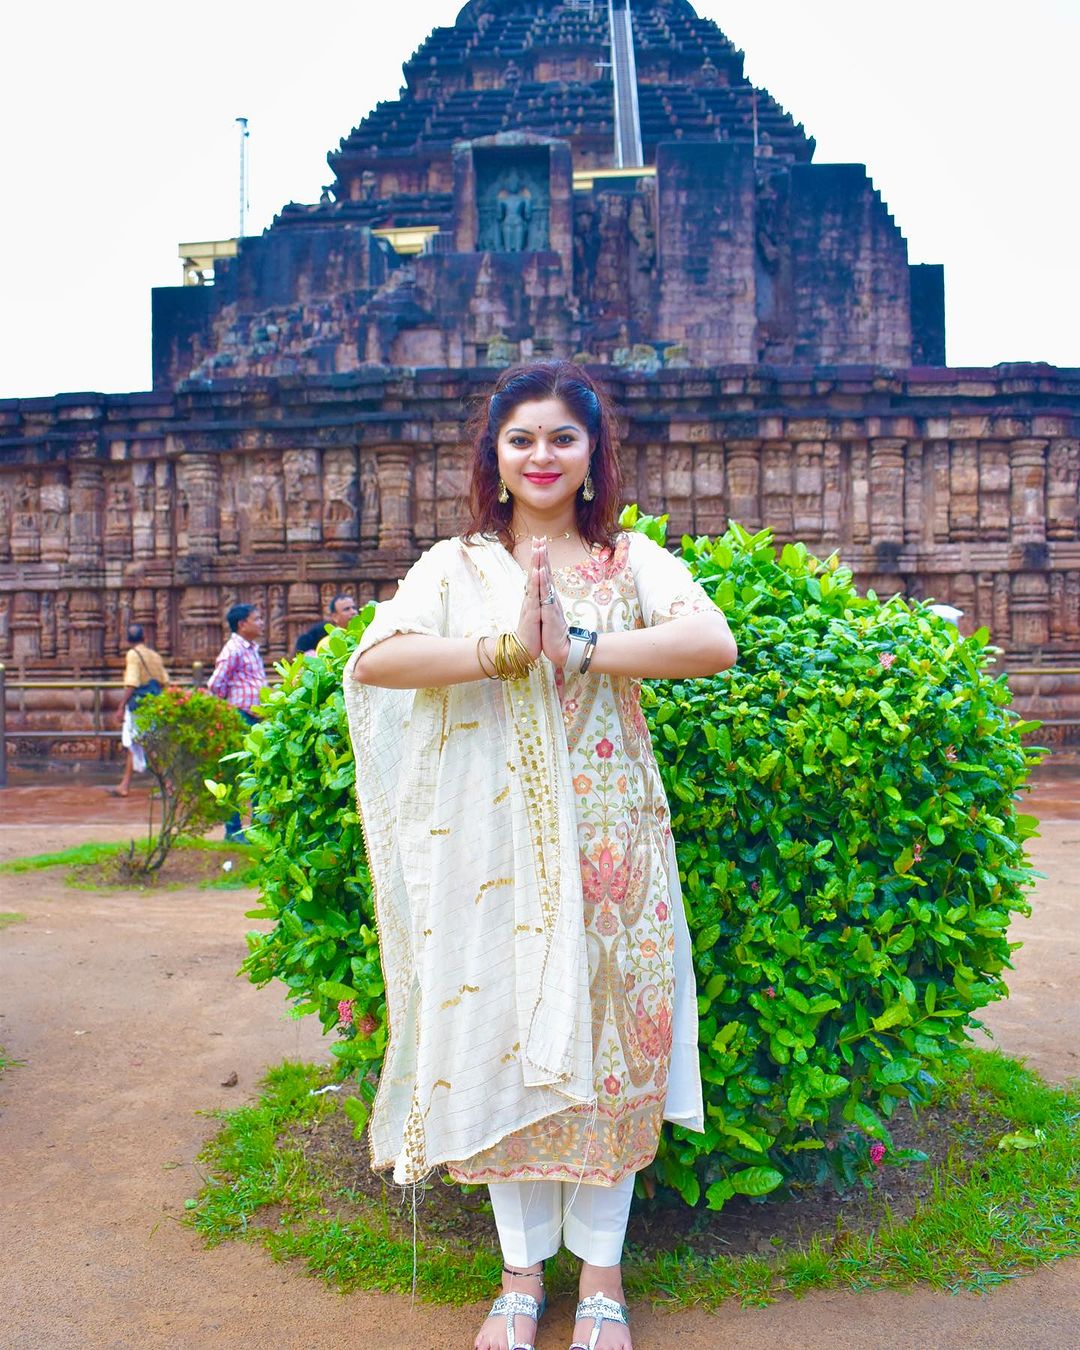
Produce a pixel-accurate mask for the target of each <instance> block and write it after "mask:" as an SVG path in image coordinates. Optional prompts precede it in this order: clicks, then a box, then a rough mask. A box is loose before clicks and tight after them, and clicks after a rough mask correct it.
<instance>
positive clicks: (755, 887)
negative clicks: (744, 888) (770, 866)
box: [750, 881, 761, 895]
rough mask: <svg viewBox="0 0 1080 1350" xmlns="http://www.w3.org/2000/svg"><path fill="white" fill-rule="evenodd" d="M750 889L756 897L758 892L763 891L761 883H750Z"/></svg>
mask: <svg viewBox="0 0 1080 1350" xmlns="http://www.w3.org/2000/svg"><path fill="white" fill-rule="evenodd" d="M750 889H751V891H753V893H754V894H755V895H757V893H758V891H760V890H761V882H760V881H752V882H751V883H750Z"/></svg>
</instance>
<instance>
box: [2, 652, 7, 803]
mask: <svg viewBox="0 0 1080 1350" xmlns="http://www.w3.org/2000/svg"><path fill="white" fill-rule="evenodd" d="M4 686H5V672H4V663H3V661H0V788H3V787H7V691H6V689H5V687H4Z"/></svg>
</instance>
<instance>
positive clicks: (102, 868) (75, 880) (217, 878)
mask: <svg viewBox="0 0 1080 1350" xmlns="http://www.w3.org/2000/svg"><path fill="white" fill-rule="evenodd" d="M128 848H129V845H128V844H124V843H108V844H76V845H75V846H74V847H72V848H65V849H61V850H60V851H59V852H58V853H38V854H35V855H34V856H33V857H29V858H12V859H11V860H10V861H8V862H4V863H0V872H9V873H11V872H13V873H19V872H36V871H42V870H44V869H46V868H51V867H64V868H67V869H68V872H67V875H66V876H65V878H64V884H65V885H67V886H71V887H73V888H74V889H75V890H83V891H101V890H131V889H132V881H131V880H130V878H124V877H118V876H116V875H112V876H110V874H109V873H110V869H115V868H116V867H117V866H118V865H119V862H120V859H121V858H122V857H123V856H124V855H126V854H127V851H128ZM145 851H146V841H145V840H139V841H136V842H135V852H136V853H144V852H145ZM172 851H173V853H180V854H185V853H225V854H228V855H230V857H231V858H232V859H233V861H234V866H233V867H232V868H231V869H230V870H229V871H228V872H224V873H220V874H215V875H214V876H210V877H202V878H200V879H197V880H186V881H179V882H165V883H163V884H161V885H158V886H155V887H154V889H156V890H178V889H182V888H183V887H185V886H191V885H194V886H197V887H198V888H199V889H200V890H224V891H234V890H246V889H250V888H253V887H256V886H257V885H258V864H257V859H258V853H257V850H256V849H255V848H254V847H253V846H251V845H248V844H235V843H226V842H225V841H224V840H220V839H198V838H191V837H188V838H184V839H180V840H178V841H177V843H176V844H175V845H174V848H173V850H172ZM166 870H168V864H166ZM18 917H19V918H22V915H19V916H18ZM12 922H14V920H12ZM0 927H3V922H2V920H0Z"/></svg>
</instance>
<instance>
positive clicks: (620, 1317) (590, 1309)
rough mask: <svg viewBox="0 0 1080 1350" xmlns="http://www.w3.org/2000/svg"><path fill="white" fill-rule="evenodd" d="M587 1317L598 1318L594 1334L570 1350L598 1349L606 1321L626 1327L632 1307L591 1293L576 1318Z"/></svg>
mask: <svg viewBox="0 0 1080 1350" xmlns="http://www.w3.org/2000/svg"><path fill="white" fill-rule="evenodd" d="M585 1317H592V1318H595V1319H596V1320H595V1321H594V1323H593V1329H592V1334H591V1335H590V1336H589V1343H588V1345H585V1344H584V1343H583V1342H582V1341H574V1342H572V1344H571V1346H570V1350H596V1342H597V1341H598V1340H599V1339H600V1332H601V1329H602V1328H603V1325H604V1323H605V1322H618V1323H619V1325H620V1326H624V1327H628V1326H629V1325H630V1309H629V1308H628V1307H627V1306H626V1304H625V1303H616V1302H615V1300H614V1299H613V1298H607V1297H606V1296H605V1295H604V1294H600V1293H596V1294H590V1295H589V1297H588V1298H583V1299H582V1300H581V1302H580V1303H579V1304H578V1305H577V1312H576V1313H575V1314H574V1320H575V1321H578V1322H580V1321H581V1320H582V1319H583V1318H585ZM511 1350H512V1347H511Z"/></svg>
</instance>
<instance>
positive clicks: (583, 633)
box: [566, 628, 592, 642]
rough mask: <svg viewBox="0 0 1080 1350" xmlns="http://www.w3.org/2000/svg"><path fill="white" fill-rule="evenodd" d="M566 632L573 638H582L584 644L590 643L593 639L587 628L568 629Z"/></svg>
mask: <svg viewBox="0 0 1080 1350" xmlns="http://www.w3.org/2000/svg"><path fill="white" fill-rule="evenodd" d="M566 631H567V633H569V635H570V636H571V637H572V638H581V639H582V641H583V642H588V640H589V638H591V637H592V634H591V633H590V632H589V630H588V629H587V628H568V629H567V630H566Z"/></svg>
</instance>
